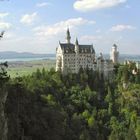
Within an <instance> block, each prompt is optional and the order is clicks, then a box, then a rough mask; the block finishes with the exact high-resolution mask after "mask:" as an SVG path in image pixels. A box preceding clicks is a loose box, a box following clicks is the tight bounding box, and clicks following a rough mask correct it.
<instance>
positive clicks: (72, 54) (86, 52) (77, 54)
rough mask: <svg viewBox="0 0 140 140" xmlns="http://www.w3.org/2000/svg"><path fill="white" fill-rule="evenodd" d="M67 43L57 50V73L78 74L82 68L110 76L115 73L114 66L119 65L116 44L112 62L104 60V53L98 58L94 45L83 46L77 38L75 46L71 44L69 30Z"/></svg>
mask: <svg viewBox="0 0 140 140" xmlns="http://www.w3.org/2000/svg"><path fill="white" fill-rule="evenodd" d="M66 41H67V42H66V43H61V42H59V46H58V48H56V71H61V72H62V73H64V74H67V73H78V72H79V70H80V68H82V69H87V68H88V69H92V70H94V71H99V73H102V74H103V75H104V76H108V75H109V74H110V73H111V72H113V69H114V64H116V63H118V56H119V52H118V51H117V46H116V45H115V44H114V46H113V47H112V51H111V53H110V60H107V59H104V58H103V55H102V53H100V55H99V57H97V58H96V54H95V50H94V48H93V45H81V44H79V42H78V39H77V38H76V41H75V44H73V43H71V36H70V31H69V29H68V30H67V35H66Z"/></svg>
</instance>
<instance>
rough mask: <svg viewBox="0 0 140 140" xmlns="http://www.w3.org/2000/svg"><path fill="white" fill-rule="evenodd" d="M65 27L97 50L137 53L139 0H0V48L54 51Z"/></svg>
mask: <svg viewBox="0 0 140 140" xmlns="http://www.w3.org/2000/svg"><path fill="white" fill-rule="evenodd" d="M68 27H69V29H70V32H71V37H72V40H71V41H72V42H75V38H76V37H78V39H79V43H81V44H93V45H94V48H95V50H96V52H97V53H99V52H103V53H109V52H110V49H111V47H112V45H113V44H114V43H116V44H117V45H118V47H119V51H120V53H122V54H140V0H0V31H2V30H5V36H4V38H3V39H2V40H0V51H17V52H33V53H55V50H56V47H57V46H58V42H59V40H60V41H61V42H65V36H66V29H67V28H68Z"/></svg>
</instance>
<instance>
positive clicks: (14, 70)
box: [8, 60, 55, 78]
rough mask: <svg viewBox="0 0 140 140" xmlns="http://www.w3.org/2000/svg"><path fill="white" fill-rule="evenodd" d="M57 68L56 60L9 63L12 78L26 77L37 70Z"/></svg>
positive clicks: (9, 73)
mask: <svg viewBox="0 0 140 140" xmlns="http://www.w3.org/2000/svg"><path fill="white" fill-rule="evenodd" d="M42 68H45V69H46V70H49V69H50V68H55V60H35V61H24V62H9V63H8V75H10V77H11V78H13V77H17V76H26V75H29V74H32V73H33V72H35V71H36V70H37V69H40V70H41V69H42Z"/></svg>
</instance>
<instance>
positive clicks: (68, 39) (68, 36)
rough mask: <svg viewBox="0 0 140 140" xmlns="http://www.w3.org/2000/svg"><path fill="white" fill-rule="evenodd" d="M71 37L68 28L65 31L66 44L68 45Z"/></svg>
mask: <svg viewBox="0 0 140 140" xmlns="http://www.w3.org/2000/svg"><path fill="white" fill-rule="evenodd" d="M70 40H71V36H70V31H69V28H68V29H67V35H66V41H67V43H68V44H70Z"/></svg>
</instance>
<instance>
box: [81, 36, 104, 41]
mask: <svg viewBox="0 0 140 140" xmlns="http://www.w3.org/2000/svg"><path fill="white" fill-rule="evenodd" d="M80 39H81V41H83V42H87V43H88V42H91V43H93V42H95V41H99V40H101V39H102V36H100V35H98V36H94V35H85V36H82V37H81V38H80Z"/></svg>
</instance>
